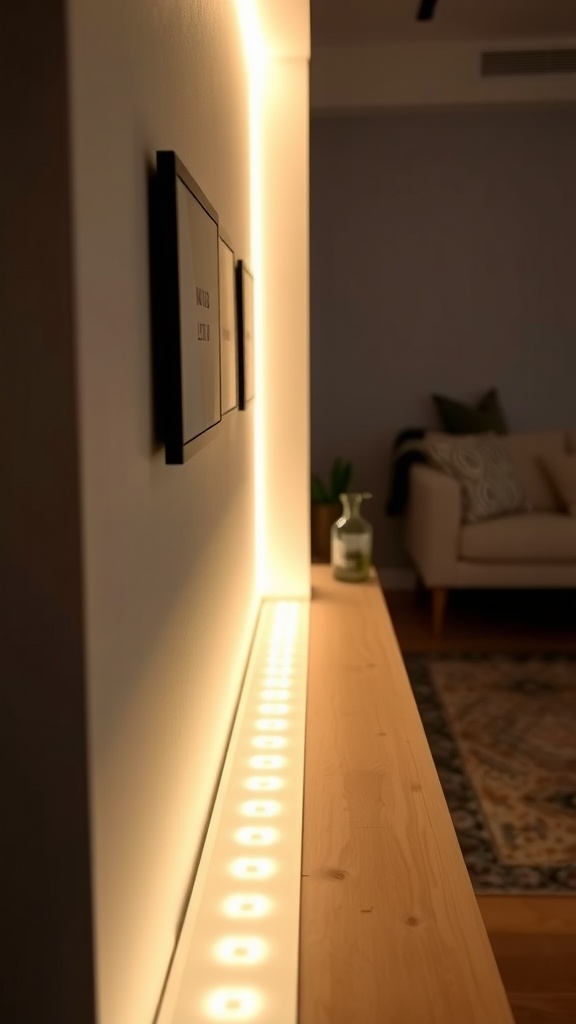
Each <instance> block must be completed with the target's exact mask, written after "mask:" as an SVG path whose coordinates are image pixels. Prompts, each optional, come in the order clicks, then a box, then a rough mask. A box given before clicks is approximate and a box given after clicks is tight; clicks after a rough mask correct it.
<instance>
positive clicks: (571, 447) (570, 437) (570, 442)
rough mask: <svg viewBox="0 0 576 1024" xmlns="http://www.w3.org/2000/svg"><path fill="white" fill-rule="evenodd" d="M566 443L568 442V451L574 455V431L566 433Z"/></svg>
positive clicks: (575, 432)
mask: <svg viewBox="0 0 576 1024" xmlns="http://www.w3.org/2000/svg"><path fill="white" fill-rule="evenodd" d="M566 441H567V442H568V451H569V452H573V453H574V454H576V430H567V431H566Z"/></svg>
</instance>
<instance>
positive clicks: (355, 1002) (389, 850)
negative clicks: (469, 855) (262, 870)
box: [299, 566, 513, 1024]
mask: <svg viewBox="0 0 576 1024" xmlns="http://www.w3.org/2000/svg"><path fill="white" fill-rule="evenodd" d="M312 583H313V599H312V603H311V611H310V660H309V682H308V710H307V727H306V765H305V789H304V840H303V864H302V910H301V944H300V1015H299V1024H513V1018H512V1015H511V1012H510V1008H509V1004H508V1001H507V998H506V995H505V992H504V988H503V986H502V982H501V980H500V976H499V974H498V970H497V968H496V964H495V961H494V957H493V954H492V950H491V948H490V944H489V942H488V938H487V935H486V931H485V928H484V925H483V923H482V918H481V916H480V912H479V910H478V905H477V903H476V899H475V896H474V892H473V890H472V886H471V884H470V881H469V878H468V874H467V871H466V868H465V866H464V862H463V860H462V856H461V854H460V850H459V847H458V842H457V840H456V835H455V833H454V829H453V827H452V822H451V819H450V815H449V813H448V809H447V807H446V803H445V800H444V796H443V794H442V790H441V787H440V783H439V781H438V777H437V775H436V771H435V768H434V764H433V761H432V757H431V755H430V751H429V749H428V744H427V741H426V738H425V735H424V731H423V729H422V725H421V722H420V718H419V715H418V712H417V710H416V705H415V703H414V699H413V697H412V693H411V690H410V686H409V683H408V679H407V677H406V672H405V669H404V663H403V661H402V657H401V655H400V651H399V649H398V645H397V642H396V638H395V635H394V631H393V629H392V625H391V622H390V618H389V616H388V612H387V609H386V606H385V603H384V599H383V597H382V593H381V591H380V588H379V586H378V584H377V582H376V580H375V579H373V580H370V581H369V582H367V583H363V584H350V583H348V584H347V583H338V582H337V581H335V580H334V579H333V578H332V576H331V573H330V569H329V567H328V566H313V568H312Z"/></svg>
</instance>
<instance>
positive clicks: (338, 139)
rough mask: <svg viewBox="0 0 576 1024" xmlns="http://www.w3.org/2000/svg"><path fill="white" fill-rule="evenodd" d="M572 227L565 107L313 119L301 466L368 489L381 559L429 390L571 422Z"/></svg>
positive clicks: (389, 544)
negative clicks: (337, 473)
mask: <svg viewBox="0 0 576 1024" xmlns="http://www.w3.org/2000/svg"><path fill="white" fill-rule="evenodd" d="M575 227H576V108H574V107H570V106H565V107H563V108H556V109H554V108H544V107H542V108H534V109H527V108H525V109H521V108H516V109H512V108H510V109H483V110H448V109H445V110H436V111H427V112H419V111H418V112H417V111H409V112H398V113H395V112H394V113H379V114H374V115H369V116H368V115H365V116H358V115H356V116H347V117H345V116H342V117H335V116H331V117H315V118H314V119H313V121H312V133H311V275H312V276H311V307H312V308H311V313H312V334H311V337H312V342H311V345H312V349H311V360H312V381H311V395H312V464H313V467H314V468H315V469H316V470H317V471H318V472H321V473H324V472H326V470H327V468H328V466H329V464H330V462H331V459H332V458H333V456H334V455H336V454H342V455H345V456H348V457H350V458H351V459H352V460H353V462H354V467H355V484H357V485H358V486H359V487H362V488H369V489H370V490H372V491H373V492H374V501H373V502H372V503H371V506H367V511H368V512H369V514H370V517H371V519H372V522H373V523H374V527H375V535H376V549H375V561H376V563H377V564H379V565H388V566H394V565H401V564H403V562H404V555H403V551H402V546H401V542H400V531H399V524H398V523H397V521H391V520H387V519H386V517H385V515H384V512H383V506H384V502H385V494H386V489H387V480H388V473H389V463H390V445H391V441H392V439H393V437H394V435H395V434H396V432H397V431H399V430H401V429H402V428H403V427H405V426H413V425H416V426H418V425H424V426H436V425H438V424H437V421H436V419H435V415H434V411H433V408H432V403H431V400H430V394H431V392H433V391H441V392H443V393H446V394H449V395H452V396H454V397H458V398H461V399H463V400H473V399H475V398H477V397H479V395H480V394H481V393H482V392H483V391H484V390H486V389H487V388H488V387H491V386H493V385H494V386H497V387H498V389H499V391H500V394H501V397H502V401H503V404H504V407H505V411H506V413H507V416H508V419H509V424H510V427H511V429H514V430H516V429H517V430H529V429H532V428H533V429H540V428H547V427H563V426H572V427H574V426H575V425H576V411H575V402H574V381H575V380H576V301H575V290H576V233H575Z"/></svg>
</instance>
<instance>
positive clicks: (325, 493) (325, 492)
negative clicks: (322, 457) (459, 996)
mask: <svg viewBox="0 0 576 1024" xmlns="http://www.w3.org/2000/svg"><path fill="white" fill-rule="evenodd" d="M351 479H352V463H351V462H346V461H345V460H344V459H341V458H339V457H338V458H336V459H334V462H333V463H332V469H331V470H330V479H329V481H328V483H327V484H325V483H324V482H323V481H322V480H321V479H320V477H318V476H316V475H315V474H313V475H312V503H313V504H314V505H335V504H337V502H338V500H339V498H340V495H341V494H344V493H345V492H346V491H347V490H348V488H349V486H350V480H351Z"/></svg>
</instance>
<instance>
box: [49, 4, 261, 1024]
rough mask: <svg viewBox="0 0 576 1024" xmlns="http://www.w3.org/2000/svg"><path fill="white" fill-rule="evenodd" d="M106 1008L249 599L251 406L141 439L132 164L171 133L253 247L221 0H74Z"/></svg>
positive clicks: (217, 736) (230, 34)
mask: <svg viewBox="0 0 576 1024" xmlns="http://www.w3.org/2000/svg"><path fill="white" fill-rule="evenodd" d="M69 15H70V18H69V21H70V43H69V46H70V60H71V69H72V133H73V174H74V198H75V205H74V211H75V246H76V257H77V273H76V283H77V330H78V358H79V388H80V401H81V459H82V467H83V502H84V547H85V552H84V553H85V563H86V603H87V619H86V627H87V665H88V677H89V720H90V742H91V785H92V798H93V825H92V827H93V855H94V878H95V887H96V926H97V927H96V947H97V970H98V998H99V1020H100V1022H101V1024H143V1022H147V1024H148V1022H151V1020H152V1018H153V1015H154V1011H155V1008H156V1005H157V1001H158V998H159V995H160V991H161V986H162V983H163V981H164V977H165V974H166V970H167V967H168V962H169V958H170V955H171V953H172V950H173V947H174V943H175V940H176V935H177V928H178V923H179V917H180V914H181V912H182V910H183V908H184V904H185V898H186V893H187V889H188V886H189V882H190V879H191V876H192V872H193V868H194V862H195V857H196V855H197V853H198V849H199V844H200V840H201V837H202V831H203V828H204V824H205V821H206V815H207V812H208V809H209V805H210V800H211V796H212V792H213V788H214V784H215V780H216V779H217V775H218V769H219V764H220V761H221V758H222V754H223V749H224V744H225V739H226V735H227V730H228V728H229V724H230V719H231V715H232V712H233V709H234V705H235V700H236V697H237V692H238V685H239V682H240V679H241V675H242V669H243V665H244V660H245V657H246V654H247V650H248V645H249V641H250V637H251V633H252V629H253V626H254V621H255V613H256V608H257V593H256V586H255V538H254V471H253V429H254V410H253V408H252V409H251V410H250V411H249V412H247V413H240V412H237V413H234V414H231V415H230V416H229V417H227V418H226V420H225V423H224V427H223V429H222V430H220V432H219V433H218V434H217V436H215V437H214V439H213V440H212V441H211V443H209V444H208V445H207V446H206V447H205V448H204V449H203V450H202V451H201V452H199V453H198V454H197V455H196V457H195V458H194V459H193V460H192V461H191V462H190V463H188V464H187V465H185V466H183V467H167V466H166V465H165V464H164V453H163V450H162V449H161V448H160V447H158V446H157V445H156V444H155V442H154V439H153V423H152V397H151V396H152V380H151V338H150V314H149V281H148V254H147V247H148V216H147V177H148V174H149V171H150V169H151V168H152V166H153V164H154V159H155V151H156V150H157V149H175V150H176V151H177V153H178V154H179V156H180V157H181V159H182V160H183V162H184V163H185V165H186V166H187V167H188V169H189V171H190V172H191V173H192V175H193V176H194V177H195V178H196V180H197V181H198V183H199V184H200V186H201V188H202V189H203V190H204V191H205V193H206V194H207V196H208V197H209V199H210V200H211V202H212V203H213V205H214V206H215V207H216V209H217V210H218V212H219V214H220V219H221V224H222V226H223V227H224V228H225V229H226V231H227V233H228V234H229V236H230V237H231V239H232V243H233V245H234V248H235V250H236V254H237V256H242V257H245V258H247V259H249V260H250V258H251V255H252V254H251V251H250V208H249V207H250V192H249V131H248V127H249V126H248V112H249V104H248V80H247V72H246V68H245V64H244V57H243V50H242V44H241V34H240V27H239V24H238V21H237V16H236V5H235V4H234V3H232V2H225V3H222V2H215V0H210V2H207V0H176V2H171V3H165V4H158V3H156V2H154V0H124V2H122V3H118V2H117V0H98V3H94V2H93V0H70V3H69Z"/></svg>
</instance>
